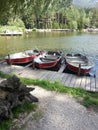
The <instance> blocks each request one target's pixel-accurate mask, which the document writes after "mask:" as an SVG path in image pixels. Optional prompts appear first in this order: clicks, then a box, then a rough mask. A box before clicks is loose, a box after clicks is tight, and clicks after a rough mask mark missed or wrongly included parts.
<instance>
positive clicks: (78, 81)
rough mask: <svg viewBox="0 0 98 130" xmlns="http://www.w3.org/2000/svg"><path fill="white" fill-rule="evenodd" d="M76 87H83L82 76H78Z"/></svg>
mask: <svg viewBox="0 0 98 130" xmlns="http://www.w3.org/2000/svg"><path fill="white" fill-rule="evenodd" d="M74 87H81V77H80V76H77V78H76V82H75V84H74Z"/></svg>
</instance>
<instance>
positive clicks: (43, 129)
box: [23, 86, 98, 130]
mask: <svg viewBox="0 0 98 130" xmlns="http://www.w3.org/2000/svg"><path fill="white" fill-rule="evenodd" d="M32 94H33V95H35V96H36V97H38V98H39V112H38V111H37V113H36V114H35V115H34V117H33V116H32V117H31V118H30V119H29V121H27V122H26V125H25V128H24V129H23V130H98V113H95V112H94V111H88V110H87V109H86V108H85V107H83V106H82V105H80V104H79V103H77V102H76V100H75V99H73V98H72V97H71V96H69V95H66V94H59V93H56V92H50V91H46V90H44V89H42V88H40V87H37V86H36V89H35V90H34V91H33V92H32Z"/></svg>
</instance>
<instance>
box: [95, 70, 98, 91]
mask: <svg viewBox="0 0 98 130" xmlns="http://www.w3.org/2000/svg"><path fill="white" fill-rule="evenodd" d="M95 84H96V86H95V87H96V90H98V70H96V72H95Z"/></svg>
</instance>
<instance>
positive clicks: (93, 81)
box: [90, 77, 96, 91]
mask: <svg viewBox="0 0 98 130" xmlns="http://www.w3.org/2000/svg"><path fill="white" fill-rule="evenodd" d="M90 83H91V91H96V86H95V85H96V84H95V78H94V77H90Z"/></svg>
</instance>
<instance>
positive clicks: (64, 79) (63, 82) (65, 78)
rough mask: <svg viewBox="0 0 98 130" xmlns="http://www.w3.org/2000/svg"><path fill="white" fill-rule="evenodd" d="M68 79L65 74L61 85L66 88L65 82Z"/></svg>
mask: <svg viewBox="0 0 98 130" xmlns="http://www.w3.org/2000/svg"><path fill="white" fill-rule="evenodd" d="M68 77H69V74H67V73H65V75H64V76H63V78H62V84H63V85H64V86H67V85H66V81H67V79H68Z"/></svg>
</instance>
